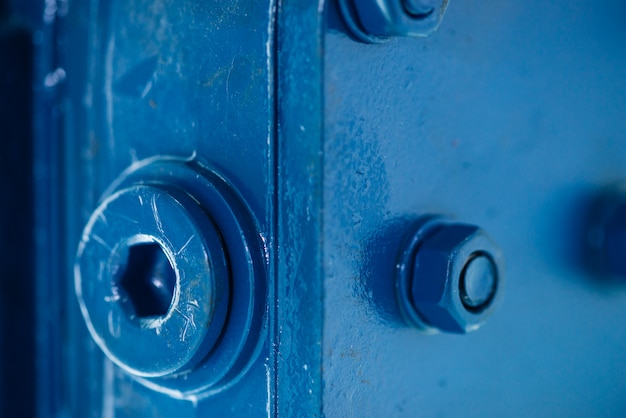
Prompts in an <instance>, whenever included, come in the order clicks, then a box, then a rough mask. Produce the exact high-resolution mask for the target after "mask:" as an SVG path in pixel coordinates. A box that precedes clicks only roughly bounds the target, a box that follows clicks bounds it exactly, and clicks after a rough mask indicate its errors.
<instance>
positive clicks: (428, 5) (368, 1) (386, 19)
mask: <svg viewBox="0 0 626 418" xmlns="http://www.w3.org/2000/svg"><path fill="white" fill-rule="evenodd" d="M354 5H355V8H356V11H357V15H358V19H359V22H360V23H361V25H362V26H363V28H364V29H365V30H366V31H367V32H368V33H369V34H371V35H376V36H383V37H385V36H411V37H424V36H428V35H430V34H431V33H432V32H434V31H435V30H437V28H438V27H439V24H440V23H441V20H442V19H443V15H444V14H445V11H446V8H447V6H448V0H382V1H381V0H354Z"/></svg>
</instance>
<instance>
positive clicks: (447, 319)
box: [410, 223, 504, 333]
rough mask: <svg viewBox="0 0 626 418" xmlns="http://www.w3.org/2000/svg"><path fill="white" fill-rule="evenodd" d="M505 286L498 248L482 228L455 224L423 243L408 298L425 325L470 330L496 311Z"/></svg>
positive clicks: (435, 232)
mask: <svg viewBox="0 0 626 418" xmlns="http://www.w3.org/2000/svg"><path fill="white" fill-rule="evenodd" d="M503 286H504V271H503V260H502V253H501V251H500V249H499V248H498V246H497V245H496V244H495V243H494V242H493V241H492V240H491V238H489V236H488V235H487V234H486V233H485V232H484V231H483V230H482V229H481V228H479V227H477V226H473V225H465V224H456V223H453V224H444V225H443V226H441V227H440V228H438V229H437V230H436V231H434V232H433V233H432V234H431V235H429V236H427V237H426V238H425V239H424V241H423V242H422V244H421V245H420V246H419V248H418V250H417V253H416V255H415V259H414V265H413V274H412V283H411V286H410V292H411V295H410V296H411V298H412V302H413V306H414V308H415V310H416V311H417V314H418V315H419V317H421V318H422V319H423V321H424V322H425V323H426V324H427V325H429V326H431V327H434V328H436V329H438V330H440V331H445V332H454V333H467V332H470V331H474V330H476V329H478V328H479V327H480V326H481V325H482V324H483V323H484V322H485V320H486V319H487V318H488V317H489V316H490V315H491V314H492V313H493V311H494V309H495V308H496V307H497V306H498V305H499V302H500V300H501V298H502V293H503V292H502V288H503Z"/></svg>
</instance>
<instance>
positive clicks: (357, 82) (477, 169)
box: [0, 0, 626, 418]
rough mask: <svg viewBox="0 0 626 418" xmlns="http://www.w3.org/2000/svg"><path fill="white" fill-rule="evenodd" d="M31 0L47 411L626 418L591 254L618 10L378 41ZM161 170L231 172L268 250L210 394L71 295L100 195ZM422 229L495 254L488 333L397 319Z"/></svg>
mask: <svg viewBox="0 0 626 418" xmlns="http://www.w3.org/2000/svg"><path fill="white" fill-rule="evenodd" d="M35 3H36V2H34V1H32V2H30V1H29V2H24V1H21V2H20V1H13V2H8V3H7V4H9V6H11V7H12V10H14V11H16V14H13V15H12V16H13V17H12V19H16V16H17V18H18V20H20V19H21V21H22V22H26V23H27V24H26V27H28V28H29V29H28V30H30V31H32V33H33V40H34V45H35V51H36V61H35V66H34V68H35V69H34V86H35V96H34V97H35V105H34V112H33V119H34V125H33V129H34V135H35V143H34V146H33V147H34V151H33V155H34V158H35V167H34V171H35V173H36V175H35V183H34V187H35V199H36V203H35V204H34V207H35V208H36V210H35V214H34V216H35V221H34V228H33V229H34V230H35V237H36V241H35V242H36V254H37V257H36V260H37V263H36V265H35V266H34V269H35V272H36V278H37V288H36V295H35V298H36V301H37V302H36V305H37V314H36V320H37V326H36V330H37V333H36V335H37V344H38V351H37V352H38V356H36V365H37V395H36V397H35V398H36V399H37V402H36V404H37V409H38V415H39V416H68V415H69V416H105V417H111V416H117V417H127V416H128V417H130V416H133V417H141V416H146V417H154V416H177V417H182V418H184V417H188V416H189V417H203V416H323V415H325V416H381V415H382V416H385V415H390V416H416V415H419V416H459V415H462V416H465V415H474V416H517V415H521V416H569V415H577V416H598V415H617V416H619V415H623V414H624V410H625V409H626V406H625V405H624V401H623V393H624V391H625V390H626V383H625V382H624V379H623V375H624V371H625V363H624V360H623V353H622V351H623V350H622V347H623V345H624V342H625V341H626V331H625V330H624V327H623V326H622V325H621V318H622V317H623V316H624V306H625V305H624V300H625V298H626V288H625V287H624V285H623V283H620V282H619V281H616V280H603V279H602V278H601V277H600V276H602V274H600V270H602V269H589V268H586V261H587V260H586V255H585V254H584V248H586V247H585V246H584V245H583V244H584V243H583V241H584V240H587V241H585V242H586V243H587V244H589V241H588V239H589V236H588V234H587V232H589V230H590V228H591V229H593V226H594V225H595V224H594V221H597V220H598V219H596V218H593V213H592V214H591V215H590V214H589V213H590V212H589V208H590V207H592V206H593V202H595V200H596V199H597V198H598V196H602V195H603V193H604V192H605V191H606V190H613V189H614V188H616V189H617V190H619V189H620V187H619V184H618V183H619V182H620V181H622V180H623V177H624V176H626V168H625V166H624V164H623V154H624V151H626V149H625V147H626V144H625V143H624V141H623V138H622V135H623V131H624V118H623V115H624V112H625V110H626V102H625V97H626V95H625V94H624V93H625V92H626V91H625V90H626V81H625V79H624V76H623V69H624V68H626V50H625V49H624V48H623V43H624V40H625V38H626V30H625V29H624V28H625V26H624V24H623V15H624V14H623V12H624V6H623V4H622V2H620V1H618V0H609V1H606V2H602V4H600V3H599V2H594V1H592V0H574V1H565V0H559V1H555V2H548V3H546V2H540V1H538V0H531V1H530V2H514V1H508V0H507V1H503V0H487V1H480V2H479V1H475V0H470V1H455V2H451V3H450V5H449V7H448V9H447V12H446V17H445V19H444V20H443V22H442V24H441V26H440V28H439V30H438V31H437V32H435V33H433V34H432V35H431V36H430V37H429V38H421V39H406V38H389V39H386V40H385V42H381V43H378V44H366V43H363V42H361V41H359V39H355V38H356V37H358V36H361V40H366V41H371V40H372V39H370V38H368V37H367V34H365V36H363V33H361V34H359V33H356V34H355V33H354V32H353V31H351V30H350V29H349V28H348V27H346V24H345V23H344V18H345V16H343V17H342V16H341V14H340V12H339V6H341V5H342V4H344V3H339V0H336V1H330V2H328V3H327V4H326V3H324V2H322V1H319V2H295V1H289V0H285V1H281V2H276V1H272V0H268V1H265V2H246V1H238V0H233V1H224V2H200V1H195V0H158V1H154V0H131V1H121V0H115V1H104V0H102V1H98V0H74V1H72V2H69V3H68V2H64V1H48V2H45V3H43V2H41V3H42V4H39V2H37V4H36V5H35ZM5 17H6V16H5ZM3 22H4V21H3ZM12 22H15V20H12ZM353 23H354V22H353ZM20 27H23V26H20ZM373 40H378V39H373ZM0 67H1V65H0ZM2 68H6V67H2ZM0 100H5V98H4V96H3V97H1V98H0ZM4 103H6V101H5V102H4ZM2 116H6V115H2ZM156 156H174V157H176V158H179V159H192V158H193V160H194V161H197V162H198V164H199V165H201V166H203V167H210V169H211V170H212V171H214V172H216V173H220V175H221V176H223V178H225V179H228V184H229V185H230V186H229V187H232V189H233V190H236V191H237V193H238V195H240V197H241V201H244V202H245V203H246V205H245V212H246V213H248V214H249V215H250V219H253V220H254V222H253V223H254V228H253V229H254V231H255V238H256V240H255V242H256V243H258V244H259V247H262V248H261V250H262V253H263V255H264V257H265V258H264V259H263V262H262V265H263V268H262V270H263V271H264V274H265V277H266V279H267V281H266V285H267V287H266V288H265V289H263V291H262V292H261V293H262V296H261V297H260V298H258V299H255V300H259V299H262V301H263V303H262V304H260V305H258V306H255V307H253V308H251V310H252V311H253V312H254V314H255V315H256V314H260V318H261V320H260V321H259V323H258V332H257V333H256V335H257V336H258V338H257V339H256V340H254V341H255V344H253V345H252V346H251V348H250V349H249V350H247V351H248V354H249V356H247V359H248V360H247V361H246V364H245V365H244V366H241V367H239V368H235V369H236V370H237V372H236V373H234V374H233V375H232V376H229V379H227V380H228V382H229V383H228V384H225V385H223V386H220V385H217V386H219V390H213V391H211V389H208V388H204V389H207V390H206V391H202V390H201V391H200V392H201V393H194V394H193V396H189V394H187V395H184V394H180V393H177V394H173V393H172V392H169V393H163V391H159V390H154V388H153V387H151V386H150V382H147V381H146V380H145V378H144V380H141V379H142V378H137V377H134V376H132V375H131V374H129V373H127V372H125V371H123V370H121V369H120V368H119V367H117V366H115V365H114V364H113V363H111V362H110V361H109V360H108V359H107V358H106V357H105V356H104V355H103V354H102V352H101V351H100V349H99V348H98V347H97V346H96V344H95V343H94V342H93V341H92V339H91V337H90V335H89V333H88V331H87V328H86V327H85V324H84V322H83V319H82V316H81V314H80V310H79V307H78V303H77V302H76V299H75V294H74V289H73V286H72V280H73V277H72V268H73V265H74V262H75V254H76V248H77V247H78V244H79V241H80V239H81V231H82V230H83V227H84V225H85V224H86V223H87V222H88V219H89V217H90V216H91V214H92V212H93V211H94V209H96V207H97V206H98V204H99V203H98V202H99V199H100V198H101V197H102V196H104V195H107V189H108V188H109V187H110V186H111V184H113V183H114V182H115V179H117V178H118V176H120V174H121V173H123V172H124V170H126V169H127V168H128V167H131V166H133V165H134V164H137V163H138V162H139V161H142V160H145V159H147V158H152V157H156ZM144 174H146V173H143V174H142V175H141V176H140V177H138V178H136V179H133V184H136V183H138V182H140V179H141V178H144V177H143V176H144ZM616 184H618V185H617V186H616ZM116 186H118V184H117V183H115V184H114V186H113V187H116ZM25 206H30V205H25ZM428 213H440V214H443V215H448V216H450V217H452V218H454V219H456V220H459V221H462V222H469V223H471V224H474V225H478V226H480V227H482V228H484V229H485V230H486V231H489V233H490V235H491V236H493V238H494V239H495V241H496V242H498V243H499V244H500V246H501V247H502V249H503V252H504V255H505V257H506V260H507V268H506V270H507V289H505V290H506V294H505V297H504V300H503V303H502V305H501V309H500V310H499V311H497V312H495V313H494V315H493V316H492V317H491V318H490V320H489V322H488V323H487V324H486V325H485V326H484V327H483V328H481V329H480V330H478V331H477V332H475V333H471V334H468V335H463V336H458V335H445V334H438V335H427V334H426V333H422V332H420V331H419V330H417V329H416V328H415V327H413V326H411V325H409V324H408V323H407V321H406V319H405V318H404V317H403V315H402V312H401V308H400V305H399V303H398V299H397V293H396V283H397V279H398V278H397V270H398V268H397V264H398V260H399V258H400V257H401V252H402V245H403V240H404V238H405V237H406V236H407V234H409V233H410V230H411V228H412V226H413V225H414V222H415V220H416V219H418V218H420V217H421V216H422V215H424V214H428ZM590 216H591V217H592V220H591V226H590V224H589V217H590ZM600 218H601V216H600ZM601 225H602V228H605V227H607V226H606V225H614V226H615V225H617V226H616V229H611V228H612V227H611V226H608V227H607V228H609V229H610V230H611V231H612V234H615V236H611V237H610V240H609V241H610V242H611V243H615V245H616V246H617V247H619V243H620V242H621V241H620V239H619V235H620V234H619V229H620V228H621V225H622V224H621V223H620V222H619V221H615V220H612V221H611V222H608V224H605V223H601ZM233 228H234V229H235V230H236V229H237V228H236V227H233ZM26 229H28V228H26ZM228 229H230V228H228ZM230 232H231V233H232V232H233V231H230ZM234 233H237V231H234ZM586 234H587V235H586ZM605 235H607V236H608V235H610V234H605ZM609 241H606V240H605V241H601V240H600V241H593V240H592V242H591V243H598V242H600V243H601V244H602V243H603V242H604V243H609ZM602 245H604V244H602ZM611 245H613V244H611ZM581 246H582V247H581ZM617 247H611V248H617ZM581 248H583V249H582V250H581ZM598 248H600V247H598ZM602 251H604V250H602ZM228 261H229V262H231V261H232V260H230V259H228ZM4 263H5V261H4V259H3V264H4ZM609 269H610V267H609ZM259 311H261V312H259ZM237 312H238V314H241V312H240V311H239V310H238V311H237ZM257 318H258V316H257ZM226 321H228V319H226ZM244 328H245V326H244ZM0 331H2V332H3V333H4V332H5V331H6V329H4V330H0ZM2 335H3V344H4V342H5V341H4V338H5V334H2ZM219 344H220V341H219V340H218V341H216V347H218V346H219ZM129 349H130V348H129ZM2 352H3V353H6V351H2ZM2 370H3V372H4V371H5V370H6V365H4V366H2ZM190 376H191V375H190ZM207 379H209V380H210V378H209V377H207ZM217 386H216V387H217ZM172 395H175V396H172ZM31 398H33V397H31ZM5 405H8V403H6V400H5V399H3V401H2V408H3V411H4V410H5V409H6V408H5Z"/></svg>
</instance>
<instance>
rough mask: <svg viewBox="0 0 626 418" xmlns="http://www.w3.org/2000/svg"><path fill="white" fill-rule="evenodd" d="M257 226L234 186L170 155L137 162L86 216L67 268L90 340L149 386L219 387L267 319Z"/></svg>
mask: <svg viewBox="0 0 626 418" xmlns="http://www.w3.org/2000/svg"><path fill="white" fill-rule="evenodd" d="M258 237H259V232H258V230H257V222H256V220H255V219H254V216H253V214H252V213H251V212H250V211H249V206H248V205H247V203H246V202H245V200H244V199H243V198H242V196H241V194H239V193H238V192H237V190H236V188H235V187H234V186H233V184H232V183H230V182H228V181H227V180H226V179H225V178H224V177H223V176H221V175H220V174H218V173H216V172H215V171H213V170H210V169H209V168H207V167H203V166H201V165H200V164H199V163H198V162H196V161H194V160H188V159H184V160H182V159H177V158H172V157H159V158H151V159H148V160H144V161H139V162H136V163H134V164H133V166H132V167H130V168H129V169H128V170H126V171H125V172H123V173H122V174H121V176H120V177H119V178H118V179H117V180H116V181H115V182H114V188H111V189H110V190H109V192H108V193H107V194H106V196H105V197H104V198H103V199H102V201H101V202H100V203H99V204H98V206H97V208H96V209H95V210H94V212H93V214H92V215H91V217H90V218H89V221H88V223H87V225H86V226H85V228H84V230H83V234H82V238H81V241H80V243H79V247H78V252H77V257H76V262H75V265H74V285H75V291H76V296H77V298H78V302H79V305H80V308H81V311H82V314H83V317H84V319H85V322H86V324H87V328H88V329H89V332H90V334H91V336H92V337H93V340H94V341H95V342H96V344H97V345H98V346H99V347H100V348H101V349H102V351H103V352H104V353H105V354H106V355H107V357H108V358H109V359H110V360H111V361H113V362H114V363H115V364H117V365H118V366H119V367H120V368H121V369H123V370H124V371H126V372H127V373H129V374H131V375H132V377H133V378H134V379H135V380H136V381H137V382H139V383H141V384H144V385H146V386H148V387H149V388H151V389H152V390H158V391H161V392H164V393H168V394H176V396H199V394H202V393H206V391H207V390H209V389H211V390H214V391H220V390H222V388H225V387H228V386H229V385H231V384H232V382H233V380H238V379H239V378H240V376H241V374H242V373H244V372H245V370H247V368H248V365H249V364H250V362H251V361H252V359H253V358H254V356H255V355H256V353H258V350H259V344H261V343H262V341H263V340H262V339H261V338H260V336H261V334H262V332H263V329H264V326H265V320H266V316H265V313H266V312H267V300H266V296H267V282H266V275H265V274H266V272H265V260H266V257H265V254H264V250H263V248H264V247H263V246H262V243H261V242H260V241H259V238H258Z"/></svg>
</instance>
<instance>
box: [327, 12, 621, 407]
mask: <svg viewBox="0 0 626 418" xmlns="http://www.w3.org/2000/svg"><path fill="white" fill-rule="evenodd" d="M623 12H624V6H623V3H622V2H619V1H607V2H602V4H600V3H598V2H593V1H588V0H577V1H573V2H572V1H556V2H540V1H531V2H515V1H499V0H497V1H480V2H479V1H463V2H460V1H456V2H450V5H449V7H448V10H447V13H446V17H445V19H444V20H443V22H442V25H441V27H440V28H439V30H438V32H436V33H435V34H433V35H432V36H431V37H430V38H425V39H417V40H416V39H402V38H396V39H392V40H390V41H388V42H386V43H384V44H377V45H365V44H360V43H357V42H354V41H353V40H352V39H350V38H349V37H348V36H346V34H345V29H344V28H343V27H342V26H341V20H340V19H335V18H333V16H332V15H331V20H330V23H331V25H332V26H331V27H330V28H329V30H328V32H327V34H326V38H325V49H324V50H325V56H324V57H325V59H324V68H325V77H324V103H325V111H324V117H325V121H324V126H325V131H324V202H325V204H324V233H323V242H324V249H323V252H324V268H325V271H324V294H325V302H324V332H323V338H324V351H323V370H324V398H323V399H324V411H325V413H326V414H327V416H361V415H363V414H364V415H366V416H385V415H392V416H416V415H418V416H467V415H469V416H568V415H576V416H597V415H607V416H619V415H623V414H624V411H625V409H626V405H625V403H624V397H623V394H624V392H625V391H626V381H625V380H624V377H623V376H624V370H625V369H626V362H625V361H624V354H623V350H622V347H623V345H624V341H626V329H625V328H624V326H623V325H622V319H621V318H622V317H623V316H624V312H625V309H626V304H625V301H626V293H625V291H626V289H625V288H624V286H623V285H620V284H615V283H612V284H609V283H605V282H600V281H598V280H597V278H596V277H594V276H593V275H590V274H589V273H588V272H587V271H584V270H583V269H580V267H579V264H580V263H579V260H578V259H576V258H574V257H573V256H572V255H571V252H570V247H573V246H574V241H576V242H575V244H579V243H580V241H578V239H579V237H580V236H581V235H582V234H581V232H582V231H583V230H584V229H585V225H584V222H583V218H584V216H585V214H584V213H583V212H582V210H583V208H584V207H585V206H586V204H587V203H588V202H587V201H586V199H587V196H590V195H593V194H594V193H595V192H598V191H599V190H602V189H604V188H605V186H607V185H610V184H612V183H613V182H615V181H620V180H623V178H624V177H625V176H626V166H625V165H624V155H625V153H626V142H625V141H624V134H623V131H624V121H625V119H624V114H625V112H626V99H625V98H626V94H625V93H626V79H625V78H624V74H623V69H624V68H625V67H626V49H624V47H623V45H624V41H625V39H626V31H625V28H626V26H624V19H623V16H624V14H623ZM331 13H332V12H331ZM594 191H595V192H594ZM424 213H443V214H449V215H452V216H454V217H455V218H456V219H459V220H462V221H464V222H471V223H474V224H475V225H480V226H481V227H483V228H485V230H487V231H489V233H490V235H492V236H493V238H494V239H495V240H496V241H497V242H498V243H499V244H500V245H501V246H502V249H503V252H504V256H505V258H506V261H507V264H506V268H507V279H508V280H507V289H506V294H505V295H504V300H503V304H502V306H501V309H500V310H499V311H498V312H496V313H494V315H493V316H492V317H491V318H490V320H489V322H488V323H487V324H486V325H485V326H484V327H483V328H481V329H480V330H478V331H477V332H475V333H472V334H468V335H464V336H453V335H443V334H440V335H435V336H429V335H422V334H419V333H418V332H415V330H414V329H411V328H409V327H406V326H403V325H402V322H401V321H399V320H398V317H399V315H398V312H397V309H396V304H395V301H394V300H393V298H389V297H388V295H389V288H390V287H391V284H392V283H393V280H394V264H395V259H396V256H397V251H398V248H399V246H400V241H401V237H402V236H403V231H404V230H405V229H406V227H407V226H408V225H410V223H411V220H412V219H413V218H414V217H415V216H418V215H421V214H424ZM356 411H359V412H356Z"/></svg>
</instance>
